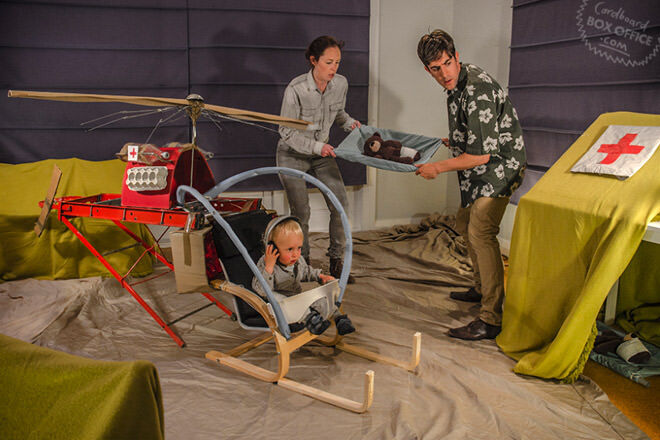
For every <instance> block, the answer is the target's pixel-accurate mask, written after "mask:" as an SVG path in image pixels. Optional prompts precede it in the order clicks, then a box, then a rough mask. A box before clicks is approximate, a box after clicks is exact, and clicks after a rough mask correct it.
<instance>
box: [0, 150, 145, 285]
mask: <svg viewBox="0 0 660 440" xmlns="http://www.w3.org/2000/svg"><path fill="white" fill-rule="evenodd" d="M55 164H57V166H58V167H59V168H60V169H61V170H62V178H61V180H60V185H59V188H58V191H57V194H56V197H63V196H81V197H82V196H91V195H95V194H101V193H115V194H119V193H120V192H121V186H122V179H123V175H124V167H125V165H126V164H125V163H124V162H122V161H120V160H108V161H101V162H92V161H86V160H80V159H49V160H43V161H39V162H33V163H24V164H19V165H10V164H0V188H2V195H3V197H2V198H3V200H2V204H1V205H0V279H2V280H4V281H10V280H16V279H21V278H44V279H63V278H84V277H91V276H99V275H100V276H110V273H109V272H108V271H107V269H106V268H105V267H104V266H103V265H102V264H101V263H100V262H99V261H98V260H97V259H96V257H94V255H92V253H91V252H90V251H89V250H88V249H87V248H86V247H85V246H84V245H83V244H82V243H81V242H80V241H79V240H78V239H77V238H76V237H75V235H74V234H73V233H72V232H71V231H69V229H68V228H67V227H66V226H65V225H64V224H63V223H62V222H60V221H58V219H57V214H56V212H55V211H51V213H50V216H49V219H48V223H47V226H46V229H45V230H44V232H43V233H42V235H41V237H37V236H36V234H35V233H34V223H35V222H36V220H37V218H38V217H39V212H40V210H41V208H40V207H39V201H40V200H43V199H44V198H45V197H46V191H47V190H48V186H49V185H50V179H51V174H52V172H53V165H55ZM72 223H73V224H74V226H76V228H78V229H79V230H80V231H81V232H82V234H83V235H84V236H85V237H86V238H87V239H88V240H89V241H90V242H91V243H92V245H94V246H95V247H96V248H97V249H98V250H99V251H100V252H101V253H103V252H104V251H108V250H114V249H119V248H122V247H124V246H128V245H131V244H134V243H135V241H134V240H133V239H132V238H130V237H129V236H128V235H127V234H126V233H125V232H123V231H122V230H120V229H119V228H117V226H115V225H114V224H113V223H112V222H111V221H109V220H97V219H91V218H78V219H74V220H73V222H72ZM128 226H129V228H130V229H131V230H133V231H134V232H135V233H136V234H137V235H138V236H140V237H142V239H143V240H145V241H146V242H147V243H149V242H151V241H152V238H151V235H150V234H149V232H148V230H147V228H146V227H145V226H143V225H137V224H129V225H128ZM142 251H143V249H142V247H141V246H140V247H139V248H138V247H135V248H131V249H127V250H125V251H122V252H116V253H113V254H110V255H108V256H107V257H106V258H107V260H108V261H109V262H110V264H112V265H113V266H114V267H115V268H116V269H117V270H118V271H119V272H120V273H122V274H124V273H126V271H128V269H129V268H130V267H131V266H132V264H133V262H134V261H135V260H136V259H137V258H138V257H139V256H140V255H141V254H142ZM151 264H152V261H151V259H150V258H143V259H142V261H141V262H140V263H139V264H138V265H137V266H136V268H135V269H134V271H133V272H132V274H133V275H136V276H143V275H146V274H148V273H150V272H151Z"/></svg>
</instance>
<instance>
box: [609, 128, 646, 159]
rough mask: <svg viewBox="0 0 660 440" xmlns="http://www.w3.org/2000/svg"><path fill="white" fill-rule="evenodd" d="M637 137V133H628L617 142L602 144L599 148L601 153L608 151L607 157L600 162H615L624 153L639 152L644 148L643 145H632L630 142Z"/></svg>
mask: <svg viewBox="0 0 660 440" xmlns="http://www.w3.org/2000/svg"><path fill="white" fill-rule="evenodd" d="M636 137H637V134H635V133H627V134H626V135H625V136H624V137H622V138H621V139H619V142H618V143H616V144H602V145H601V146H600V148H599V149H598V152H599V153H606V154H607V156H605V159H603V160H601V161H600V163H602V164H603V165H609V164H611V163H613V162H615V161H616V160H617V159H618V158H619V156H621V155H622V154H639V152H640V151H642V150H643V149H644V146H643V145H630V143H631V142H632V141H633V140H634V139H635V138H636Z"/></svg>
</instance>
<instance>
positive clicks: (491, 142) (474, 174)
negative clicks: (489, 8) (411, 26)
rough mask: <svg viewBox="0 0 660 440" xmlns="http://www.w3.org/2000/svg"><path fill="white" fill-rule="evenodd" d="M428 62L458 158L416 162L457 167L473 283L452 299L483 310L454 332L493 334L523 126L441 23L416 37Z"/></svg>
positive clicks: (522, 160) (425, 173)
mask: <svg viewBox="0 0 660 440" xmlns="http://www.w3.org/2000/svg"><path fill="white" fill-rule="evenodd" d="M417 55H418V56H419V59H420V60H421V61H422V63H423V64H424V69H425V70H426V71H427V72H428V73H429V74H430V75H431V76H432V77H433V78H434V79H435V80H436V81H437V82H438V83H439V84H440V85H441V86H442V87H444V88H445V90H446V91H447V108H448V115H449V139H444V143H445V145H447V147H448V148H449V149H450V151H451V153H452V155H453V158H451V159H447V160H441V161H438V162H432V163H427V164H423V165H416V166H417V171H416V174H418V175H420V176H422V177H423V178H425V179H434V178H435V177H436V176H437V175H438V174H440V173H444V172H447V171H457V172H458V180H459V184H460V191H461V208H460V209H459V210H458V213H457V214H456V228H457V230H458V232H460V233H461V235H463V236H464V237H465V238H466V239H467V244H468V252H469V254H470V259H471V260H472V267H473V269H474V278H475V280H474V282H475V287H474V288H471V289H470V290H469V291H467V292H451V295H450V296H451V297H452V298H453V299H457V300H461V301H469V302H481V310H480V312H479V316H478V317H477V318H476V319H475V320H474V321H472V322H471V323H469V324H468V325H466V326H464V327H458V328H454V329H451V330H450V331H449V336H452V337H455V338H460V339H468V340H477V339H494V338H495V337H496V336H497V335H498V334H499V332H500V330H501V323H502V302H503V300H504V268H503V265H502V256H501V253H500V247H499V242H498V241H497V234H498V232H499V228H500V226H499V225H500V221H501V220H502V216H503V215H504V210H505V209H506V206H507V204H508V203H509V198H510V196H511V194H512V193H513V191H515V189H516V188H518V187H519V186H520V184H521V182H522V179H523V174H524V171H525V166H526V155H525V145H524V142H523V137H522V129H521V127H520V123H519V122H518V116H517V114H516V111H515V109H514V108H513V105H512V104H511V101H510V100H509V97H508V95H507V93H506V92H505V91H504V90H503V89H502V87H500V85H499V84H498V83H497V82H496V81H495V80H494V79H493V78H492V77H491V76H490V75H488V74H487V73H486V72H484V71H483V70H482V69H480V68H479V67H477V66H474V65H471V64H461V63H460V62H459V58H458V52H457V51H456V49H455V47H454V41H453V39H452V38H451V36H450V35H449V34H447V33H446V32H444V31H442V30H437V29H436V30H434V31H433V32H431V33H430V34H427V35H424V36H423V37H422V38H421V39H420V40H419V43H418V45H417Z"/></svg>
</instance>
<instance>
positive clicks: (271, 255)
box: [264, 244, 280, 273]
mask: <svg viewBox="0 0 660 440" xmlns="http://www.w3.org/2000/svg"><path fill="white" fill-rule="evenodd" d="M279 256H280V253H279V252H278V251H277V248H276V247H275V246H273V245H272V244H269V245H268V246H266V253H265V254H264V263H265V266H266V267H265V269H266V272H268V273H273V269H274V268H275V263H276V262H277V258H278V257H279Z"/></svg>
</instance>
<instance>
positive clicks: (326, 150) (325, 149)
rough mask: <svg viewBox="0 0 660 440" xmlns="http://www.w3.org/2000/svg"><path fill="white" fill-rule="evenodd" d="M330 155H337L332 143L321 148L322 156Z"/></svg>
mask: <svg viewBox="0 0 660 440" xmlns="http://www.w3.org/2000/svg"><path fill="white" fill-rule="evenodd" d="M328 156H332V157H337V155H336V154H335V149H334V147H333V146H332V145H330V144H325V145H324V146H323V148H321V157H328Z"/></svg>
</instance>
